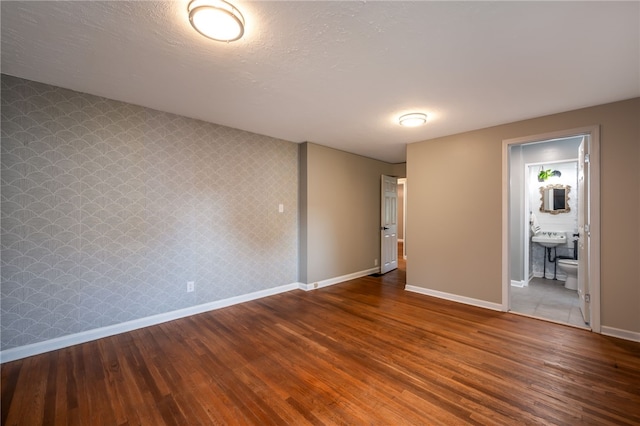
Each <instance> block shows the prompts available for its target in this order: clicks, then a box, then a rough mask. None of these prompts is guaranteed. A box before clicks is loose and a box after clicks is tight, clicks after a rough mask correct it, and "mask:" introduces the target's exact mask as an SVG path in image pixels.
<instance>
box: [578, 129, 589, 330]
mask: <svg viewBox="0 0 640 426" xmlns="http://www.w3.org/2000/svg"><path fill="white" fill-rule="evenodd" d="M587 150H588V141H587V137H586V136H585V137H583V138H582V142H580V147H579V148H578V297H579V298H580V311H581V312H582V318H583V319H584V322H585V323H587V324H588V323H589V321H590V320H591V315H590V300H589V273H588V270H589V269H588V266H589V263H588V262H589V246H590V241H589V239H590V235H589V200H588V197H589V191H588V190H587V189H588V188H587V185H588V184H589V163H588V162H586V161H585V154H588V152H587ZM586 158H588V157H586Z"/></svg>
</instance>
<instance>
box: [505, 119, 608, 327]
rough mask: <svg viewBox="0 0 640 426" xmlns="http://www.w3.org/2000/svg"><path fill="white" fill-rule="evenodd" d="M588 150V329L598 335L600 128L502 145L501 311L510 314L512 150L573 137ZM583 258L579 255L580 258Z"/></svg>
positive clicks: (525, 137) (522, 139)
mask: <svg viewBox="0 0 640 426" xmlns="http://www.w3.org/2000/svg"><path fill="white" fill-rule="evenodd" d="M585 135H586V139H585V146H586V147H587V148H586V149H585V151H586V152H588V154H589V162H588V164H589V166H588V174H587V176H586V177H585V191H586V192H587V195H585V197H583V198H584V199H585V201H587V200H588V201H587V206H586V207H585V211H586V212H587V213H586V214H587V215H588V216H587V217H588V219H587V222H588V224H589V228H588V232H589V240H588V243H589V244H588V251H587V253H586V254H585V256H586V259H587V262H586V265H585V267H586V269H587V271H586V272H585V273H584V274H583V276H587V277H588V288H589V295H590V304H589V307H590V309H589V320H590V321H589V326H590V328H591V330H592V331H594V332H596V333H600V332H601V324H600V321H601V318H600V301H601V300H600V299H601V298H600V126H598V125H594V126H587V127H581V128H575V129H568V130H561V131H556V132H549V133H544V134H538V135H530V136H524V137H519V138H514V139H505V140H503V141H502V145H503V147H502V310H503V311H509V310H510V303H509V301H510V288H511V275H510V271H509V269H510V256H511V255H510V251H509V214H510V213H509V210H510V209H509V183H510V182H509V148H510V147H511V146H513V145H521V144H526V143H533V142H540V141H545V140H551V139H561V138H567V137H573V136H585ZM578 256H580V254H578Z"/></svg>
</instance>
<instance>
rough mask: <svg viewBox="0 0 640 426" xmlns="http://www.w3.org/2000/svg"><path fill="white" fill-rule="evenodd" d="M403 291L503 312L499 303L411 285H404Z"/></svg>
mask: <svg viewBox="0 0 640 426" xmlns="http://www.w3.org/2000/svg"><path fill="white" fill-rule="evenodd" d="M404 289H405V290H407V291H412V292H414V293H420V294H424V295H426V296H433V297H437V298H438V299H445V300H451V301H453V302H459V303H464V304H465V305H472V306H478V307H480V308H486V309H491V310H494V311H501V312H502V311H504V309H503V308H502V305H501V304H500V303H492V302H487V301H486V300H480V299H473V298H471V297H465V296H459V295H457V294H451V293H445V292H443V291H438V290H431V289H428V288H424V287H416V286H413V285H409V284H407V285H405V286H404Z"/></svg>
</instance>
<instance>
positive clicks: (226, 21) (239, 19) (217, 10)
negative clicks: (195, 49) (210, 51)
mask: <svg viewBox="0 0 640 426" xmlns="http://www.w3.org/2000/svg"><path fill="white" fill-rule="evenodd" d="M187 10H188V11H189V22H191V25H192V26H193V28H195V30H196V31H198V32H199V33H200V34H202V35H203V36H205V37H207V38H210V39H212V40H217V41H227V42H229V41H234V40H238V39H239V38H240V37H242V35H243V34H244V17H243V16H242V13H240V11H239V10H238V9H236V7H235V6H234V5H232V4H231V3H228V2H226V1H224V0H192V1H191V2H190V3H189V6H188V7H187Z"/></svg>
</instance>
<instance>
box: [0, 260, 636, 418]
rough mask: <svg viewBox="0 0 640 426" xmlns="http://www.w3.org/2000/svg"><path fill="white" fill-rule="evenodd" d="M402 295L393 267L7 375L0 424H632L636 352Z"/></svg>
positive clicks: (47, 359) (49, 357) (630, 345)
mask: <svg viewBox="0 0 640 426" xmlns="http://www.w3.org/2000/svg"><path fill="white" fill-rule="evenodd" d="M401 266H403V265H401ZM403 286H404V268H402V267H401V268H400V269H399V270H397V271H393V272H390V273H388V274H386V275H384V276H382V277H364V278H359V279H356V280H352V281H349V282H346V283H342V284H337V285H334V286H331V287H326V288H322V289H319V290H315V291H310V292H304V291H301V290H296V291H292V292H288V293H285V294H280V295H276V296H272V297H268V298H264V299H261V300H257V301H253V302H248V303H244V304H241V305H236V306H232V307H229V308H225V309H220V310H216V311H212V312H209V313H205V314H201V315H197V316H193V317H190V318H185V319H181V320H177V321H172V322H169V323H165V324H161V325H157V326H153V327H148V328H144V329H140V330H137V331H133V332H129V333H125V334H121V335H118V336H113V337H110V338H105V339H101V340H98V341H94V342H90V343H86V344H83V345H78V346H75V347H71V348H66V349H62V350H58V351H55V352H50V353H47V354H43V355H39V356H34V357H30V358H26V359H23V360H19V361H14V362H10V363H6V364H4V365H2V424H3V425H4V424H6V425H40V424H47V425H48V424H52V425H54V424H55V425H67V424H69V425H138V424H143V425H165V424H166V425H198V424H202V425H209V424H260V425H266V424H289V425H304V424H350V425H356V424H358V425H359V424H379V425H382V424H385V425H402V424H411V425H425V424H428V425H437V424H443V425H453V424H491V425H493V424H510V425H512V424H560V425H567V424H571V425H573V424H582V423H585V424H612V425H613V424H615V425H622V424H636V425H637V424H640V344H638V343H634V342H628V341H623V340H618V339H615V338H609V337H605V336H602V335H598V334H594V333H591V332H589V331H586V330H580V329H577V328H573V327H567V326H562V325H557V324H552V323H546V322H543V321H539V320H535V319H531V318H526V317H522V316H518V315H513V314H509V313H500V312H493V311H490V310H485V309H480V308H474V307H469V306H465V305H461V304H456V303H453V302H448V301H444V300H439V299H435V298H431V297H427V296H423V295H419V294H414V293H410V292H406V291H404V290H403Z"/></svg>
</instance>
